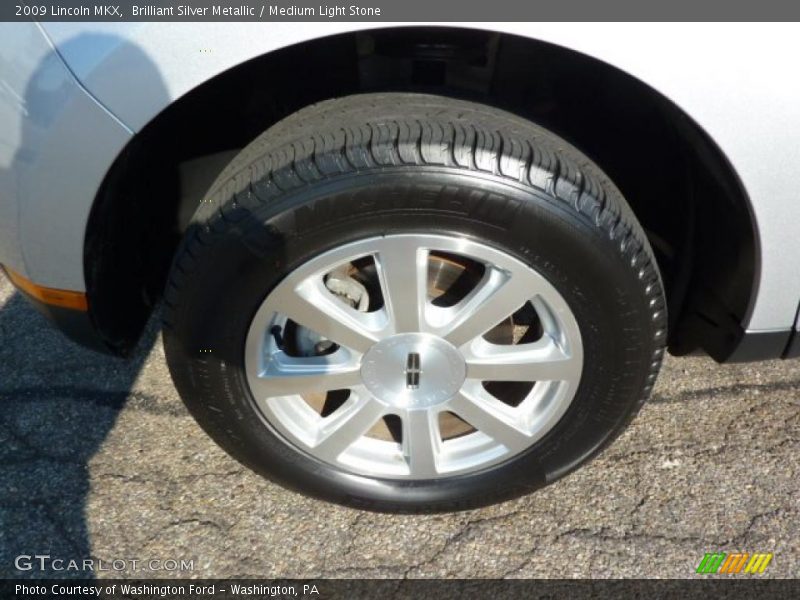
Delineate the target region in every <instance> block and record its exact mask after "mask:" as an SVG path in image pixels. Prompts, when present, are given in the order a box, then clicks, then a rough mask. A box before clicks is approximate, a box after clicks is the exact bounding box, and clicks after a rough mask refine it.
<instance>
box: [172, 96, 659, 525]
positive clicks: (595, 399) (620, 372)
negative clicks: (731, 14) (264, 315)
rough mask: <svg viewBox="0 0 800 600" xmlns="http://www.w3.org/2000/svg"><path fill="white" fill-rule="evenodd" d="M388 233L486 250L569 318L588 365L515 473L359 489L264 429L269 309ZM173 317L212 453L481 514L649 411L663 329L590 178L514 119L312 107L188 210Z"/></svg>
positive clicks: (448, 104) (631, 250)
mask: <svg viewBox="0 0 800 600" xmlns="http://www.w3.org/2000/svg"><path fill="white" fill-rule="evenodd" d="M391 232H425V233H431V232H434V233H436V232H442V233H457V234H458V235H461V236H465V237H468V238H474V239H478V240H481V241H482V242H483V243H485V244H489V245H491V246H494V247H496V248H498V249H500V250H503V251H504V252H507V253H508V254H510V255H512V256H514V257H516V258H518V259H520V260H522V261H523V262H525V263H527V264H528V265H530V266H532V267H533V268H535V269H536V270H538V271H539V272H540V273H541V274H543V275H545V277H546V278H547V279H548V280H549V281H550V282H551V283H552V284H553V285H554V286H555V287H556V289H557V290H558V291H559V292H560V293H561V295H562V296H563V297H564V298H565V299H566V301H567V303H568V304H569V306H570V308H571V309H572V311H573V312H574V314H575V317H576V319H577V321H578V323H579V325H580V329H581V336H582V339H583V344H584V354H585V362H584V367H583V374H582V378H581V383H580V386H579V389H578V391H577V394H576V396H575V398H574V400H573V401H572V404H571V405H570V407H569V409H568V411H567V413H566V414H565V415H564V416H563V418H561V420H560V421H559V422H558V424H557V425H556V426H555V427H554V428H553V429H552V430H550V431H549V433H548V434H547V435H546V436H545V437H544V438H542V439H541V440H539V441H538V442H537V443H536V444H534V445H533V446H532V447H530V448H529V449H528V450H526V451H524V452H522V453H521V454H519V455H517V456H516V457H514V458H513V459H510V460H508V461H507V462H505V463H502V464H499V465H497V466H495V467H493V468H488V469H486V470H485V471H482V472H479V473H476V474H471V475H465V476H454V477H447V478H442V479H436V480H423V481H407V480H405V481H403V480H384V481H383V484H384V485H383V486H374V485H367V483H368V480H367V478H365V477H361V476H358V475H353V474H345V473H343V472H341V471H339V470H337V469H336V468H334V467H332V466H330V465H328V464H325V463H322V462H320V461H318V460H316V459H314V458H312V457H310V456H307V455H305V454H302V453H300V452H298V451H295V450H294V449H292V448H290V447H289V446H288V445H287V443H285V442H284V441H282V440H281V439H279V437H278V434H276V433H273V432H272V431H271V430H270V429H268V428H267V427H265V426H264V424H263V422H262V421H261V419H260V418H258V416H257V415H256V412H257V409H256V408H255V405H254V401H253V398H252V395H251V393H250V391H249V388H248V385H247V382H246V377H245V374H244V367H243V354H244V340H245V337H246V334H247V331H248V326H249V323H250V320H251V318H252V316H253V315H254V313H255V311H256V309H257V308H258V306H259V305H260V303H261V302H262V301H263V299H264V298H265V296H266V295H267V293H268V292H269V291H270V290H271V289H272V288H273V287H274V286H275V285H276V284H277V283H278V282H279V281H280V280H281V279H282V278H283V277H284V276H285V275H286V274H287V273H289V272H291V271H292V270H293V268H295V267H296V266H298V265H299V264H302V263H303V262H305V261H307V260H308V259H310V258H312V257H313V256H315V255H318V254H320V253H322V252H323V251H325V250H328V249H330V248H333V247H336V246H338V245H340V244H343V243H346V242H350V241H355V240H358V239H363V238H366V237H371V236H375V235H380V234H385V233H391ZM165 300H166V311H165V321H164V344H165V349H166V355H167V360H168V363H169V368H170V371H171V373H172V376H173V378H174V381H175V384H176V386H177V388H178V391H179V392H180V394H181V397H182V398H183V399H184V401H185V403H186V405H187V406H188V408H189V410H190V411H191V413H192V414H193V415H194V416H195V418H196V419H197V421H198V422H199V423H200V425H201V426H202V427H203V428H204V429H205V430H206V431H207V432H208V433H209V435H211V437H212V438H213V439H214V440H216V441H217V442H218V443H219V444H220V445H221V446H222V447H223V448H224V449H226V450H227V451H228V452H229V453H230V454H231V455H233V456H234V457H235V458H237V459H238V460H240V461H241V462H242V463H244V464H245V465H247V466H249V467H250V468H252V469H253V470H255V471H257V472H258V473H261V474H262V475H264V476H266V477H268V478H270V479H272V480H274V481H276V482H279V483H280V484H282V485H284V486H287V487H289V488H292V489H295V490H299V491H301V492H303V493H305V494H310V495H312V496H316V497H318V498H322V499H325V500H329V501H333V502H337V503H341V504H344V505H349V506H357V507H360V508H366V509H371V510H379V511H402V512H434V511H451V510H461V509H468V508H474V507H478V506H482V505H487V504H490V503H494V502H498V501H503V500H507V499H510V498H514V497H517V496H519V495H522V494H526V493H529V492H531V491H532V490H535V489H537V488H539V487H541V486H544V485H546V484H548V483H551V482H552V481H554V480H555V479H557V478H559V477H562V476H563V475H565V474H567V473H569V472H570V471H572V470H573V469H575V468H576V467H578V466H579V465H580V464H582V463H584V462H585V461H587V460H588V459H590V458H591V457H592V456H594V455H595V454H596V453H597V452H598V451H600V450H601V449H602V448H603V447H604V446H605V445H607V444H608V443H609V442H610V441H612V440H613V439H614V438H615V437H616V436H617V435H618V434H619V433H620V432H621V431H622V430H623V429H624V427H625V426H626V425H627V423H628V422H629V421H630V419H631V418H632V417H633V416H634V415H635V414H636V412H637V411H638V409H639V408H640V406H641V405H642V404H643V403H644V401H645V400H646V399H647V398H648V396H649V394H650V391H651V389H652V386H653V383H654V381H655V379H656V375H657V373H658V370H659V368H660V364H661V360H662V356H663V352H664V342H665V339H666V323H667V320H666V303H665V300H664V296H663V290H662V283H661V279H660V276H659V272H658V268H657V266H656V263H655V260H654V258H653V253H652V250H651V249H650V246H649V244H648V242H647V240H646V238H645V235H644V233H643V231H642V228H641V227H640V225H639V224H638V223H637V221H636V218H635V217H634V215H633V213H632V211H631V210H630V208H629V207H628V205H627V203H626V202H625V200H624V199H623V197H622V195H621V193H620V192H619V190H617V188H616V187H615V186H614V184H613V183H611V182H610V181H609V180H608V178H607V177H606V176H605V175H604V174H603V173H602V171H601V170H600V169H599V168H598V167H597V166H596V165H594V164H593V163H592V162H591V161H590V160H589V159H588V158H586V157H585V156H584V155H583V154H581V153H580V152H579V151H578V150H576V149H575V148H573V147H572V146H570V145H569V144H567V143H566V142H564V141H563V140H561V139H559V138H558V137H556V136H555V135H553V134H552V133H549V132H547V131H545V130H544V129H542V128H540V127H538V126H536V125H534V124H533V123H530V122H528V121H526V120H524V119H521V118H519V117H516V116H514V115H512V114H509V113H506V112H503V111H500V110H497V109H494V108H490V107H487V106H482V105H478V104H474V103H469V102H463V101H458V100H452V99H447V98H441V97H436V96H428V95H416V94H370V95H361V96H351V97H347V98H342V99H337V100H330V101H326V102H322V103H319V104H316V105H313V106H310V107H308V108H305V109H303V110H301V111H299V112H298V113H296V114H294V115H292V116H290V117H288V118H286V119H285V120H283V121H281V122H280V123H278V124H276V125H275V126H273V127H272V128H270V129H269V130H267V131H266V132H265V133H264V134H262V135H261V136H259V137H258V138H257V139H256V140H254V141H253V142H252V143H251V144H250V145H249V146H247V147H246V148H245V149H244V150H242V152H241V153H240V154H239V155H238V156H237V157H236V158H235V159H234V160H233V162H232V163H231V164H230V165H229V166H228V167H227V168H226V169H225V171H224V172H223V173H222V174H221V175H220V177H219V178H218V179H217V181H216V182H215V184H214V185H213V186H212V188H211V189H210V191H209V192H208V194H207V196H206V199H205V200H204V201H203V203H202V205H201V206H200V207H199V209H198V210H197V213H196V215H195V217H194V220H193V223H192V225H191V227H190V230H189V231H188V232H187V234H186V236H185V239H184V241H183V243H182V245H181V247H180V249H179V251H178V253H177V256H176V259H175V261H174V265H173V268H172V272H171V275H170V279H169V283H168V286H167V290H166V294H165Z"/></svg>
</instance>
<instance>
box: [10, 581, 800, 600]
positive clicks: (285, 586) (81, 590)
mask: <svg viewBox="0 0 800 600" xmlns="http://www.w3.org/2000/svg"><path fill="white" fill-rule="evenodd" d="M702 577H704V576H698V578H697V579H685V580H674V579H673V580H669V579H661V580H657V579H651V580H639V579H624V580H587V579H583V580H555V579H548V580H529V579H503V580H501V579H483V580H464V579H454V580H431V579H411V580H409V579H403V580H398V579H357V580H353V579H316V580H296V579H288V580H253V579H240V580H224V579H206V580H166V579H149V580H145V579H107V580H97V581H95V580H44V579H40V580H2V581H0V597H2V598H15V599H20V600H22V599H27V600H40V599H44V598H47V599H50V598H80V599H83V598H106V599H116V598H120V599H122V598H136V599H140V600H162V599H164V598H169V599H174V600H184V599H185V600H190V599H191V600H195V599H203V598H208V599H212V598H213V599H216V600H232V599H242V600H252V599H257V598H258V599H263V598H269V599H276V600H293V599H296V600H359V599H365V600H366V599H373V598H375V599H378V600H388V599H391V598H414V599H419V600H425V599H431V600H451V599H452V600H456V599H459V600H461V599H470V598H476V599H478V598H480V599H487V600H511V599H514V600H517V599H519V598H524V599H548V598H553V599H555V598H568V599H569V600H583V599H587V600H588V599H589V598H644V599H648V600H649V599H651V598H658V599H661V600H664V599H666V600H687V599H688V598H700V597H702V598H714V599H717V598H759V599H760V600H761V599H764V600H766V599H771V598H781V599H782V598H797V597H798V595H800V584H798V581H797V580H786V579H783V580H781V579H759V578H752V577H751V576H744V577H724V578H713V579H705V578H702Z"/></svg>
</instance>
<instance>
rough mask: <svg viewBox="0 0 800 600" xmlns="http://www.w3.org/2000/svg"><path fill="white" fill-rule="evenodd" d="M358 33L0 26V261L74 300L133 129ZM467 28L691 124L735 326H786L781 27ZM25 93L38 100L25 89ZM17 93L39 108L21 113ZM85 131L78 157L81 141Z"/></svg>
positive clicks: (786, 29) (798, 246)
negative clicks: (624, 77) (745, 233)
mask: <svg viewBox="0 0 800 600" xmlns="http://www.w3.org/2000/svg"><path fill="white" fill-rule="evenodd" d="M396 25H397V24H394V26H396ZM415 25H419V24H415ZM447 25H453V24H452V23H451V24H447ZM386 26H392V25H390V24H387V25H386ZM463 26H464V27H476V24H464V25H463ZM370 27H374V25H370ZM361 28H367V24H359V23H303V24H300V23H296V24H274V23H273V24H269V23H197V24H185V23H184V24H172V23H119V24H116V23H97V24H89V23H45V24H41V25H39V24H33V23H31V24H14V25H9V24H3V25H0V66H3V65H5V67H6V68H4V69H2V73H3V79H2V80H1V81H0V262H2V263H4V264H7V265H8V266H10V267H12V268H13V269H14V270H16V271H18V272H19V273H22V274H23V275H25V276H26V277H28V278H29V279H31V280H32V281H35V282H36V283H38V284H40V285H43V286H48V287H52V288H60V289H68V290H77V291H82V290H84V289H85V282H84V272H83V244H84V232H85V228H86V223H87V219H88V217H89V212H90V209H91V207H92V203H93V201H94V198H95V195H96V192H97V190H98V187H99V186H100V184H101V182H102V180H103V177H104V175H105V174H106V172H107V171H108V169H109V167H110V166H111V164H112V162H113V161H114V160H115V158H116V157H117V156H118V155H119V153H120V152H121V150H122V149H123V148H124V147H125V145H126V143H127V142H128V141H129V140H130V139H131V138H132V137H133V136H134V135H135V133H136V132H137V131H140V130H141V129H142V128H143V127H144V126H145V125H146V124H147V123H148V122H149V121H150V120H151V119H153V118H154V117H155V116H156V115H157V114H158V113H159V112H160V111H162V110H163V109H164V108H165V107H166V106H168V105H169V104H170V103H171V102H172V101H174V100H176V99H177V98H179V97H181V96H182V95H184V94H186V93H187V92H189V91H190V90H192V89H193V88H195V87H197V86H198V85H200V84H202V83H203V82H204V81H207V80H209V79H210V78H212V77H214V76H215V75H217V74H219V73H221V72H223V71H225V70H227V69H229V68H231V67H233V66H235V65H238V64H240V63H242V62H244V61H247V60H249V59H251V58H253V57H256V56H260V55H263V54H265V53H269V52H271V51H274V50H276V49H279V48H282V47H285V46H288V45H291V44H296V43H298V42H302V41H306V40H310V39H314V38H319V37H323V36H327V35H331V34H336V33H342V32H346V31H355V30H358V29H361ZM480 28H482V29H489V30H493V31H498V32H504V33H512V34H517V35H521V36H526V37H529V38H533V39H537V40H542V41H546V42H550V43H553V44H557V45H560V46H563V47H567V48H570V49H573V50H575V51H578V52H581V53H584V54H586V55H589V56H592V57H594V58H597V59H599V60H602V61H604V62H606V63H609V64H611V65H613V66H615V67H617V68H618V69H621V70H623V71H625V72H627V73H628V74H630V75H632V76H633V77H636V78H638V79H639V80H641V81H642V82H644V83H646V84H647V85H649V86H651V87H652V88H654V89H656V90H657V91H659V92H660V93H661V94H663V95H664V96H666V97H667V98H669V99H670V100H671V101H672V102H674V103H675V104H676V105H677V106H679V107H680V108H681V109H683V111H685V112H686V113H687V114H688V115H689V116H691V118H692V119H694V121H695V122H696V123H698V124H699V125H700V126H701V127H702V128H703V129H704V130H705V131H706V132H707V133H708V134H709V136H710V137H711V138H712V139H713V140H714V141H715V142H716V144H717V145H718V146H719V148H720V149H721V150H722V152H723V153H724V155H725V156H726V157H727V159H728V161H729V162H730V163H731V165H732V166H733V168H734V170H735V172H736V173H737V174H738V177H739V178H740V180H741V182H742V184H743V187H744V189H745V190H746V192H747V194H748V196H749V200H750V203H751V207H750V208H751V211H752V215H753V217H754V221H755V225H756V229H757V244H758V248H757V252H758V265H759V269H758V272H757V292H756V293H755V294H754V296H753V300H752V301H751V306H750V310H749V314H748V315H747V317H746V319H745V322H744V323H743V325H744V327H745V328H746V329H747V330H748V331H749V332H770V331H786V330H788V329H791V328H793V327H798V326H800V323H797V322H796V318H797V307H798V299H800V269H798V267H797V256H798V254H800V202H798V200H797V198H796V195H797V193H798V192H797V185H796V172H797V169H798V166H800V110H798V106H800V80H798V78H796V77H794V76H792V74H791V72H792V66H791V60H790V57H793V56H797V55H798V53H800V38H798V37H797V35H796V33H797V29H796V27H793V26H792V25H788V24H758V25H754V24H707V23H706V24H662V23H651V24H642V23H623V24H602V25H600V24H576V23H561V24H559V23H481V24H480ZM87 33H92V34H95V33H96V34H101V35H103V36H105V37H103V38H102V39H106V40H108V43H106V44H97V43H96V39H97V37H96V36H95V37H87V38H86V40H87V42H86V43H82V42H81V40H82V36H84V34H87ZM92 39H94V40H95V42H94V43H90V42H89V41H88V40H92ZM745 41H746V43H745ZM131 48H136V49H137V52H131V51H130V49H131ZM54 49H55V50H56V52H55V53H54V52H53V50H54ZM199 52H201V53H202V57H201V59H198V53H199ZM142 56H146V58H147V61H148V64H146V65H145V64H142V59H141V57H142ZM153 65H154V66H155V67H156V69H157V71H158V73H159V75H160V80H161V82H162V83H163V89H160V90H154V89H151V86H150V83H149V82H150V81H151V79H152V78H151V79H148V77H147V73H145V72H144V70H145V69H147V70H150V71H152V69H153ZM298 85H302V77H299V79H298ZM30 86H43V87H46V88H47V91H48V93H46V94H29V93H26V90H29V88H30ZM32 97H33V98H45V99H47V103H46V104H44V103H42V105H34V106H32V105H30V104H29V100H28V99H29V98H32ZM87 129H89V130H91V140H92V143H91V144H90V145H87V144H85V143H84V142H83V140H84V139H86V136H85V131H86V130H87Z"/></svg>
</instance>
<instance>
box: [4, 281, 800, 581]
mask: <svg viewBox="0 0 800 600" xmlns="http://www.w3.org/2000/svg"><path fill="white" fill-rule="evenodd" d="M799 506H800V362H798V361H795V362H781V361H774V362H765V363H759V364H752V365H725V366H721V365H717V364H715V363H714V362H713V361H711V360H709V359H706V358H684V359H676V358H670V359H668V360H667V361H666V364H665V366H664V370H663V371H662V373H661V376H660V379H659V383H658V385H657V387H656V390H655V392H654V396H653V398H652V400H651V401H650V403H649V404H648V405H646V406H645V407H644V409H643V410H642V412H641V413H640V415H639V416H638V418H637V419H636V420H635V421H634V422H633V424H632V426H631V427H630V429H629V430H628V431H627V432H626V433H625V434H624V435H623V436H622V437H621V438H620V439H619V440H618V441H616V442H615V443H614V444H613V445H612V446H611V447H609V448H608V449H607V450H606V451H605V452H604V453H603V454H602V455H601V456H600V457H599V458H597V459H595V460H594V461H593V462H591V463H590V464H589V465H588V466H586V467H584V468H582V469H580V470H579V471H577V472H576V473H574V474H572V475H570V476H568V477H567V478H565V479H563V480H561V481H559V482H557V483H556V484H555V485H552V486H550V487H548V488H546V489H545V490H542V491H541V492H539V493H536V494H534V495H531V496H528V497H525V498H522V499H519V500H515V501H512V502H508V503H505V504H501V505H497V506H493V507H490V508H485V509H481V510H476V511H470V512H462V513H457V514H445V515H434V516H395V515H381V514H373V513H366V512H360V511H356V510H352V509H346V508H341V507H338V506H333V505H329V504H326V503H323V502H320V501H317V500H312V499H308V498H305V497H303V496H300V495H298V494H295V493H293V492H289V491H286V490H284V489H282V488H280V487H278V486H277V485H275V484H272V483H269V482H267V481H264V480H263V479H261V478H260V477H258V476H256V475H254V474H253V473H252V472H250V471H249V470H247V469H246V468H244V467H242V466H241V465H239V464H238V463H237V462H235V461H234V460H233V459H231V458H229V457H228V456H227V455H226V454H225V453H224V452H222V451H221V450H220V449H218V448H217V447H216V446H215V444H214V443H213V442H211V440H210V439H209V438H208V437H207V436H206V435H205V434H204V433H203V432H202V431H201V430H200V428H199V427H198V426H197V425H196V424H195V423H194V421H193V420H192V418H191V417H190V416H189V415H188V413H187V412H186V410H185V409H184V407H183V404H182V403H181V401H180V398H179V397H178V395H177V393H176V392H175V390H174V389H173V387H172V383H171V381H170V377H169V373H168V371H167V368H166V364H165V361H164V354H163V350H162V347H161V341H160V338H159V336H158V334H157V324H156V323H155V321H154V322H153V323H152V324H151V327H150V328H149V331H148V334H147V335H146V336H145V338H144V339H143V340H142V343H141V344H140V346H139V348H138V350H137V352H136V353H135V355H134V356H133V357H132V358H131V359H130V360H128V361H121V360H119V359H115V358H111V357H106V356H102V355H99V354H96V353H93V352H91V351H88V350H84V349H82V348H80V347H78V346H76V345H74V344H72V343H71V342H69V341H67V340H66V339H65V338H64V337H63V336H61V335H60V334H59V333H58V332H56V331H55V330H53V329H52V327H51V326H50V325H49V324H48V323H47V321H46V320H45V319H44V318H43V317H41V316H40V315H39V314H38V313H37V312H36V311H35V310H33V309H32V308H31V307H30V306H28V304H27V303H26V302H25V301H24V300H23V299H22V298H21V297H20V296H19V295H18V294H16V293H15V292H14V291H13V289H12V288H11V286H10V285H9V283H8V282H7V281H6V280H4V279H2V278H0V577H40V576H42V575H47V576H63V577H66V576H69V577H85V576H87V575H93V576H95V577H120V576H135V577H194V578H211V577H267V578H274V577H303V578H305V577H358V578H368V577H550V578H561V577H677V578H684V577H697V575H695V568H696V567H697V565H698V563H699V562H700V560H701V558H702V557H703V555H704V554H705V553H706V552H715V551H726V552H733V551H745V552H772V553H774V558H773V559H772V562H771V563H770V564H769V566H768V568H767V570H766V571H765V572H764V574H763V575H762V576H763V577H794V576H797V575H798V574H800V516H799V514H798V508H799ZM37 554H38V555H49V556H50V557H51V558H49V559H30V560H29V559H26V558H24V557H26V556H33V555H37ZM20 556H22V557H23V558H22V559H20V558H19V557H20ZM56 559H61V560H63V562H61V563H55V564H54V563H53V561H54V560H56ZM69 560H75V561H84V560H91V561H94V562H93V563H92V564H93V565H94V566H95V571H94V572H86V571H81V570H77V571H76V570H70V569H69V568H68V567H69V562H68V561H69ZM37 561H39V562H37ZM112 561H117V562H116V563H113V562H112ZM120 561H123V562H120ZM170 561H175V562H176V563H177V566H176V564H173V563H172V562H170ZM181 561H184V570H180V562H181ZM15 563H16V564H15ZM100 565H103V566H105V568H106V569H107V570H97V567H99V566H100ZM111 565H115V566H111ZM17 567H21V569H17ZM42 567H43V568H44V571H41V568H42ZM57 567H61V570H58V569H57ZM117 567H119V568H120V569H119V570H115V568H117ZM151 568H152V570H151ZM174 569H178V570H174Z"/></svg>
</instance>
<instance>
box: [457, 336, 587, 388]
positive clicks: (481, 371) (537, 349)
mask: <svg viewBox="0 0 800 600" xmlns="http://www.w3.org/2000/svg"><path fill="white" fill-rule="evenodd" d="M477 345H478V346H480V347H483V350H482V351H481V350H479V351H478V352H475V351H473V350H472V349H466V350H465V352H464V353H465V355H466V361H467V378H468V379H479V380H481V381H566V380H573V379H577V378H578V376H579V375H580V367H581V364H580V362H581V361H579V360H577V359H576V358H574V357H572V356H570V355H568V354H567V353H565V352H564V351H563V350H562V349H561V348H560V347H559V345H558V344H556V343H555V341H554V340H553V339H552V338H551V337H550V336H548V335H544V336H542V338H541V339H540V340H539V341H537V342H533V343H530V344H521V345H517V346H514V345H508V346H501V345H493V344H488V343H479V344H477Z"/></svg>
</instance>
